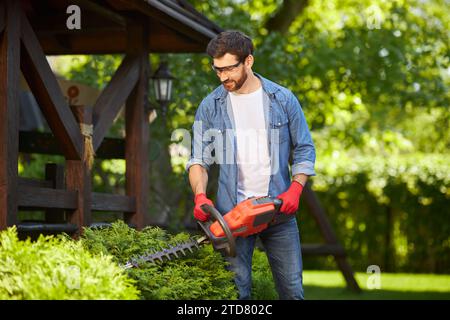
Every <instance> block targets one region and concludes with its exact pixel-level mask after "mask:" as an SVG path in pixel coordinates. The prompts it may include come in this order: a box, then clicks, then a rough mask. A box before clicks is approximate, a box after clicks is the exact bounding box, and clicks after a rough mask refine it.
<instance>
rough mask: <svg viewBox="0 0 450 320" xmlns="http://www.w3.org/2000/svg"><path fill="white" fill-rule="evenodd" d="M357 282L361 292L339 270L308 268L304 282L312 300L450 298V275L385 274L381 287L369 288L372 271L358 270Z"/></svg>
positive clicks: (306, 292)
mask: <svg viewBox="0 0 450 320" xmlns="http://www.w3.org/2000/svg"><path fill="white" fill-rule="evenodd" d="M355 276H356V281H357V282H358V284H359V286H360V287H361V289H362V293H360V294H357V293H353V292H352V291H350V290H348V289H347V288H346V283H345V280H344V277H343V276H342V274H341V273H340V272H339V271H308V270H306V271H304V272H303V284H304V292H305V298H306V299H308V300H325V299H333V300H334V299H349V300H360V299H362V300H367V299H376V300H380V299H382V300H390V299H398V300H410V299H450V275H434V274H405V273H383V272H382V273H381V281H380V282H381V283H380V284H381V288H380V289H372V290H370V289H368V288H367V279H368V277H369V276H370V274H366V273H356V274H355Z"/></svg>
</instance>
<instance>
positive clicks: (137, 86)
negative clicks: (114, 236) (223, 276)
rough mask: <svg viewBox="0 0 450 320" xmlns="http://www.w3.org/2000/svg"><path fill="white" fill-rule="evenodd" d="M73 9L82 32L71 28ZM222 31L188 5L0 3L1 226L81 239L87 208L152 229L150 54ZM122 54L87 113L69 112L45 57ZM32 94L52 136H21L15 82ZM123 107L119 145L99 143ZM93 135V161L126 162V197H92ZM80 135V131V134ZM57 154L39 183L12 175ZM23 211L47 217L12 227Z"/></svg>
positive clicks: (141, 0)
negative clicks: (32, 156) (26, 161)
mask: <svg viewBox="0 0 450 320" xmlns="http://www.w3.org/2000/svg"><path fill="white" fill-rule="evenodd" d="M71 5H76V6H77V7H78V8H79V13H80V21H81V24H80V29H70V28H69V27H68V25H67V23H66V22H67V20H68V18H69V17H70V16H71V14H70V12H69V10H68V8H69V6H71ZM218 32H220V28H219V27H217V26H216V25H215V24H213V23H212V22H210V21H209V20H208V19H206V18H205V17H204V16H202V15H201V14H200V13H199V12H197V11H196V10H195V9H194V8H193V7H192V6H191V5H190V4H189V3H188V2H186V1H184V0H158V1H157V0H70V1H67V0H39V1H33V0H22V1H19V0H0V114H1V117H0V230H1V229H5V228H6V227H8V226H12V225H17V227H18V229H19V232H27V231H28V232H32V231H36V232H46V231H47V232H61V231H64V232H67V233H71V234H73V235H75V236H76V235H77V234H79V232H80V230H81V228H82V227H83V226H89V225H91V222H92V219H91V217H92V211H95V210H98V211H113V212H114V211H117V212H124V219H125V221H126V222H127V223H129V224H130V225H133V226H135V227H136V228H138V229H140V228H142V227H143V226H144V225H146V224H148V222H149V221H146V219H147V217H146V212H147V211H148V189H149V188H148V187H149V172H148V171H149V170H148V165H149V161H148V154H149V152H148V142H149V141H148V140H149V134H148V130H149V128H148V126H149V123H148V115H147V114H146V112H147V110H148V108H147V106H146V105H147V104H148V99H147V91H148V87H149V84H148V82H149V75H150V73H151V70H150V69H151V68H150V65H149V54H150V53H152V52H156V53H164V52H170V53H179V52H204V51H205V47H206V44H207V43H208V41H209V40H210V39H211V38H212V37H214V36H215V35H216V34H217V33H218ZM110 53H122V54H124V58H123V61H122V63H121V65H120V66H119V68H118V69H117V71H116V72H115V74H114V76H113V77H112V79H111V81H110V83H109V84H108V85H107V86H106V87H105V89H104V90H103V91H102V93H101V94H100V96H99V97H98V99H97V100H96V102H95V104H94V105H93V106H90V107H80V106H69V104H68V102H67V101H66V100H65V99H64V96H63V94H62V92H61V89H60V87H59V86H58V83H57V80H56V78H55V75H54V74H53V72H52V70H51V68H50V66H49V63H48V62H47V59H46V55H60V54H110ZM21 72H22V74H23V77H24V78H25V79H26V82H27V84H28V86H29V88H30V90H31V92H32V93H33V95H34V97H35V99H36V101H37V103H38V105H39V107H40V110H41V111H42V114H43V115H44V117H45V119H46V121H47V123H48V126H49V127H50V129H51V133H45V132H21V131H20V130H19V79H20V77H21ZM124 103H125V106H126V107H125V121H126V124H125V127H126V128H125V132H126V137H125V139H112V138H105V135H106V133H107V131H108V129H109V128H110V126H111V125H112V124H113V121H114V119H115V117H116V116H117V114H118V113H119V111H120V109H121V106H123V104H124ZM83 127H84V128H90V129H91V130H92V132H91V135H92V146H93V150H94V151H95V153H96V157H97V158H122V159H125V160H126V194H125V195H118V194H104V193H95V192H92V190H91V172H90V169H89V167H88V165H87V163H86V162H85V161H83V155H84V153H85V150H84V148H85V147H84V146H85V144H84V135H83V134H85V133H83V131H82V130H80V128H83ZM82 133H83V134H82ZM19 152H24V153H42V154H60V155H63V156H64V158H65V163H64V165H55V164H48V165H47V166H46V168H45V175H46V178H45V180H36V179H26V178H23V177H19V176H18V154H19ZM20 209H28V210H29V209H32V210H35V209H38V210H45V221H44V223H39V224H26V223H21V221H18V215H17V213H18V211H19V210H20Z"/></svg>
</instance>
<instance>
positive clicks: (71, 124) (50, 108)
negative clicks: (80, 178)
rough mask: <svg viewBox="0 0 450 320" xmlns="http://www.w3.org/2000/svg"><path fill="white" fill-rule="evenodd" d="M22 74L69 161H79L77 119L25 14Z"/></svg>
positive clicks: (79, 138)
mask: <svg viewBox="0 0 450 320" xmlns="http://www.w3.org/2000/svg"><path fill="white" fill-rule="evenodd" d="M21 35H22V44H23V49H24V50H22V59H21V67H22V73H23V75H24V77H25V79H26V80H27V82H28V85H29V87H30V89H31V91H32V92H33V94H34V96H35V98H36V100H37V102H38V104H39V106H40V108H41V110H42V113H43V114H44V116H45V118H46V120H47V123H48V124H49V126H50V128H51V129H52V131H53V133H54V134H55V137H56V139H57V140H58V142H59V144H60V146H61V149H62V151H63V153H64V155H65V157H66V158H67V159H71V160H78V159H80V157H81V151H82V136H81V133H80V128H79V127H78V124H77V123H76V121H75V118H74V116H73V115H72V113H71V112H70V109H69V107H68V105H67V103H66V101H65V100H64V96H63V94H62V92H61V89H60V87H59V85H58V82H57V81H56V78H55V75H54V74H53V72H52V70H51V68H50V65H49V64H48V62H47V59H46V57H45V54H44V51H43V50H42V48H41V46H40V44H39V41H38V39H37V37H36V35H35V34H34V31H33V29H32V28H31V26H30V24H29V22H28V20H27V18H26V16H25V15H24V14H22V33H21Z"/></svg>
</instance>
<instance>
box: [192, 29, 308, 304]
mask: <svg viewBox="0 0 450 320" xmlns="http://www.w3.org/2000/svg"><path fill="white" fill-rule="evenodd" d="M207 53H208V55H209V56H211V57H212V59H213V63H212V68H213V70H214V71H215V72H216V74H217V76H218V78H219V79H220V81H221V83H222V85H221V86H219V87H218V88H216V89H215V90H214V91H213V92H212V93H211V94H209V95H208V96H207V97H206V98H205V99H204V100H203V101H202V102H201V104H200V106H199V108H198V110H197V112H196V116H195V123H194V126H193V131H194V141H193V144H192V155H191V158H190V160H189V162H188V164H187V166H186V170H187V171H188V173H189V181H190V184H191V187H192V190H193V192H194V194H195V198H194V202H195V208H194V216H195V218H196V219H198V220H201V221H206V220H207V219H208V218H209V215H208V214H207V213H205V212H204V211H203V210H202V209H201V208H200V207H201V205H203V204H209V205H214V204H213V202H212V201H211V200H210V199H208V197H207V196H206V187H207V183H208V170H209V167H210V165H211V164H212V163H213V162H214V161H215V160H216V161H217V159H219V161H218V163H219V166H220V170H219V186H218V193H217V199H216V205H215V207H216V208H217V210H218V211H219V212H220V213H221V214H225V213H227V212H228V211H230V210H231V209H232V208H233V207H235V206H236V204H237V203H239V202H241V201H242V200H245V199H247V198H249V197H252V196H267V195H268V196H273V197H278V198H280V199H282V200H283V204H282V206H281V209H280V210H281V212H283V213H284V214H287V215H292V219H289V220H288V221H287V222H284V223H281V224H278V225H273V226H270V227H269V228H267V229H266V230H264V231H262V232H261V233H259V234H258V235H252V236H249V237H247V238H243V237H238V238H237V239H236V251H237V256H236V257H234V258H229V262H230V268H231V270H232V271H234V272H235V283H236V286H237V288H238V290H239V298H240V299H250V295H251V286H252V281H251V268H252V255H253V250H254V246H255V241H256V237H259V238H260V239H261V242H262V244H263V246H264V249H265V251H266V254H267V257H268V260H269V263H270V267H271V270H272V274H273V278H274V281H275V286H276V289H277V292H278V294H279V297H280V299H303V287H302V257H301V250H300V237H299V231H298V227H297V221H296V219H295V213H296V211H297V209H298V205H299V200H300V195H301V194H302V190H303V187H304V186H305V183H306V181H307V179H308V176H313V175H315V172H314V162H315V148H314V144H313V142H312V139H311V135H310V132H309V130H308V126H307V123H306V120H305V117H304V114H303V111H302V109H301V106H300V104H299V102H298V100H297V99H296V98H295V96H294V95H293V94H292V92H290V91H289V90H288V89H286V88H284V87H282V86H280V85H278V84H275V83H273V82H271V81H269V80H267V79H265V78H263V77H262V76H260V75H259V74H256V73H253V71H252V66H253V62H254V57H253V44H252V40H251V39H250V38H249V37H247V36H246V35H244V34H243V33H241V32H239V31H225V32H222V33H220V34H219V35H217V36H216V37H215V38H214V39H212V40H211V41H210V43H209V44H208V47H207ZM210 141H213V142H214V143H210ZM212 145H213V146H214V147H213V149H214V155H213V152H212V148H211V146H212ZM291 152H292V166H291V174H290V173H289V158H290V153H291ZM291 175H292V181H291Z"/></svg>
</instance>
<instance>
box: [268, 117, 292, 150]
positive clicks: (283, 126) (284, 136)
mask: <svg viewBox="0 0 450 320" xmlns="http://www.w3.org/2000/svg"><path fill="white" fill-rule="evenodd" d="M271 130H272V133H271V134H272V137H273V141H274V142H275V143H277V142H279V143H280V144H281V143H283V142H286V141H289V119H288V117H287V115H285V114H282V113H275V114H274V115H273V118H272V121H271Z"/></svg>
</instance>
